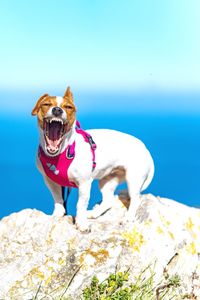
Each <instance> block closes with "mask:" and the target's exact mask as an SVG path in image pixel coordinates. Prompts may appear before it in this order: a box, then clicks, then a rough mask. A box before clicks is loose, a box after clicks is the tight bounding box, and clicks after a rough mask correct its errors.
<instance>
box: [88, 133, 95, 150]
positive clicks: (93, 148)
mask: <svg viewBox="0 0 200 300" xmlns="http://www.w3.org/2000/svg"><path fill="white" fill-rule="evenodd" d="M86 137H87V140H88V143H89V144H90V147H91V148H92V150H95V149H96V148H97V145H96V144H95V142H94V140H93V138H92V137H91V135H86Z"/></svg>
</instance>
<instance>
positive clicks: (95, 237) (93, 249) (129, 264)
mask: <svg viewBox="0 0 200 300" xmlns="http://www.w3.org/2000/svg"><path fill="white" fill-rule="evenodd" d="M119 198H120V199H121V201H119V199H118V197H116V204H115V206H114V207H113V208H112V209H110V210H109V211H108V212H106V213H105V214H104V215H102V216H101V217H99V218H98V219H96V220H90V223H91V233H87V234H83V233H81V232H79V231H77V230H76V228H75V225H74V224H73V222H72V218H71V217H70V216H65V217H62V218H56V217H52V216H47V215H45V214H44V213H42V212H40V211H37V210H31V209H25V210H22V211H21V212H18V213H13V214H11V215H10V216H8V217H5V218H3V219H2V220H1V222H0V299H5V300H7V299H13V300H15V299H16V300H28V299H36V295H37V297H38V298H37V299H56V297H59V298H57V299H61V298H60V297H61V296H62V295H63V296H65V297H68V299H81V297H82V291H83V289H84V288H85V287H86V286H88V285H89V284H90V282H91V278H92V277H93V275H97V277H98V278H99V279H100V281H102V280H104V279H105V278H107V277H108V276H109V274H111V273H115V272H116V270H119V271H125V270H128V269H129V272H130V281H134V280H135V277H137V276H138V275H139V274H141V272H142V271H143V270H146V271H145V272H143V276H144V277H145V276H149V268H150V269H151V270H153V272H154V273H155V275H154V285H155V286H157V285H158V284H159V283H160V282H164V281H165V278H167V277H169V276H172V275H175V274H178V276H179V277H180V287H178V290H177V295H184V297H185V299H187V295H188V299H192V297H193V299H200V285H199V284H198V280H199V276H200V210H199V209H196V208H192V207H188V206H185V205H183V204H180V203H178V202H176V201H173V200H169V199H164V198H159V197H154V196H152V195H142V196H141V205H140V207H139V208H138V210H137V214H136V218H135V220H134V222H133V223H131V224H124V223H123V216H124V214H125V212H126V207H125V206H128V201H127V197H126V195H124V194H123V195H121V196H120V197H119ZM148 266H149V268H147V267H148ZM34 297H35V298H34ZM189 297H190V298H189ZM195 297H196V298H195ZM174 299H181V298H178V296H177V298H174Z"/></svg>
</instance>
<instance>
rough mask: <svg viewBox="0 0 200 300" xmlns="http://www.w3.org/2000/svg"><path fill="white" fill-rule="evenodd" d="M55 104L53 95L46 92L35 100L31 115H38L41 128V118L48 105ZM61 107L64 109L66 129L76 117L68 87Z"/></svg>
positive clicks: (45, 112)
mask: <svg viewBox="0 0 200 300" xmlns="http://www.w3.org/2000/svg"><path fill="white" fill-rule="evenodd" d="M52 106H57V101H56V97H55V96H49V95H48V94H44V95H42V96H41V97H40V98H39V100H38V101H37V103H36V105H35V107H34V108H33V110H32V115H33V116H36V115H37V117H38V123H39V126H40V127H41V128H42V129H43V120H44V118H45V116H46V114H47V112H48V110H49V108H50V107H52ZM61 107H62V109H63V110H65V112H66V114H67V120H68V130H69V129H70V128H71V127H72V125H73V123H74V121H75V119H76V107H75V105H74V100H73V94H72V92H71V90H70V87H68V88H67V90H66V92H65V94H64V97H63V102H62V103H61Z"/></svg>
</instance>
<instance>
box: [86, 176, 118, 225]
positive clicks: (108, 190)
mask: <svg viewBox="0 0 200 300" xmlns="http://www.w3.org/2000/svg"><path fill="white" fill-rule="evenodd" d="M118 184H119V178H118V177H113V176H112V177H111V176H107V177H104V178H102V179H101V180H100V181H99V187H100V191H101V193H102V202H101V203H100V204H97V205H95V207H94V208H93V209H92V210H90V211H88V212H87V216H88V218H91V219H95V218H98V217H99V216H100V215H102V214H103V213H104V212H106V211H107V210H108V209H110V208H111V207H112V206H113V202H114V201H115V197H114V192H115V189H116V187H117V186H118Z"/></svg>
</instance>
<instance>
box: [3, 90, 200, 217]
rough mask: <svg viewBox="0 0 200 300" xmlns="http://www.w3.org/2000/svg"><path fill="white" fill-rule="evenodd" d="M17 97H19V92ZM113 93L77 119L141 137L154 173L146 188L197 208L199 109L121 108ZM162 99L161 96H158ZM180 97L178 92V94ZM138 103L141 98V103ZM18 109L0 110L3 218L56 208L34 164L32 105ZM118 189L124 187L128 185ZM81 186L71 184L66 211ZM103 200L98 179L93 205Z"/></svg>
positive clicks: (199, 195) (70, 210)
mask: <svg viewBox="0 0 200 300" xmlns="http://www.w3.org/2000/svg"><path fill="white" fill-rule="evenodd" d="M18 97H19V96H18ZM114 97H115V96H114V95H113V96H112V95H109V101H110V99H111V98H112V99H113V101H111V102H110V103H111V104H110V105H109V109H108V110H106V101H105V100H104V102H103V105H104V107H101V105H100V103H99V101H100V99H99V98H98V97H96V98H95V99H93V100H95V102H93V106H92V107H90V108H89V110H88V111H87V110H81V107H82V106H83V102H82V104H81V105H80V110H78V114H77V119H78V120H79V121H80V123H81V126H82V128H83V129H90V128H110V129H115V130H119V131H123V132H126V133H128V134H132V135H134V136H136V137H137V138H139V139H141V140H142V141H143V142H144V143H145V145H146V146H147V148H148V149H149V151H150V152H151V154H152V157H153V159H154V163H155V175H154V178H153V181H152V183H151V185H150V186H149V187H148V189H147V190H145V191H144V193H152V194H154V195H155V196H161V197H167V198H170V199H174V200H176V201H178V202H181V203H184V204H187V205H189V206H194V207H199V203H200V189H199V170H200V159H199V153H200V140H199V132H200V118H199V113H198V112H197V113H195V109H193V111H188V110H187V109H185V110H183V111H181V109H180V111H179V110H176V111H173V110H171V111H170V110H167V108H166V109H165V108H164V109H163V110H162V109H161V108H160V109H159V110H153V109H149V110H147V109H144V110H143V109H142V105H141V107H140V109H139V110H138V109H134V107H133V109H128V110H125V109H123V108H122V109H121V112H120V107H117V106H119V105H123V102H120V101H119V99H117V100H116V103H115V100H114ZM158 100H159V99H158ZM174 101H176V96H174ZM137 105H138V103H137ZM29 106H31V105H30V104H28V109H26V110H24V111H23V112H20V110H19V111H17V112H16V113H14V111H12V112H8V111H9V109H8V108H7V110H6V111H1V112H0V119H1V124H0V129H1V138H2V143H1V155H0V167H1V175H0V176H1V201H0V218H2V217H4V216H7V215H9V214H10V213H13V212H17V211H20V210H21V209H25V208H36V209H39V210H41V211H43V212H44V213H47V214H51V213H52V211H53V204H54V203H53V199H52V196H51V194H50V192H49V191H48V189H47V188H46V186H45V184H44V182H43V178H42V176H41V175H40V173H39V171H38V170H37V168H36V165H35V157H36V153H37V147H38V130H37V121H36V118H33V117H31V114H30V112H31V109H30V110H29V108H30V107H29ZM120 188H122V189H124V188H125V185H122V186H121V187H120ZM77 197H78V194H77V189H73V191H72V193H71V195H70V198H69V202H68V204H67V207H68V214H71V215H75V213H76V210H75V207H76V202H77ZM100 200H101V195H100V193H99V191H98V184H97V182H94V184H93V187H92V192H91V200H90V205H89V208H91V207H92V206H93V205H94V204H95V203H97V202H99V201H100Z"/></svg>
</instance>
